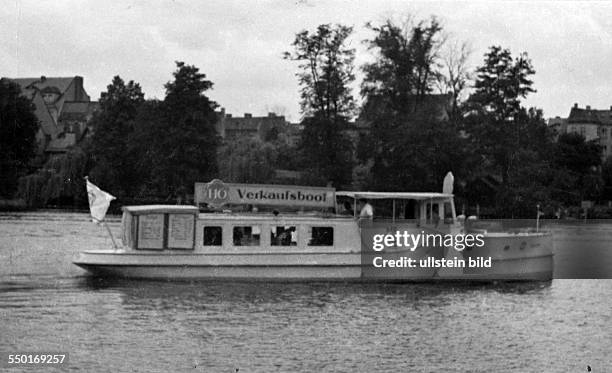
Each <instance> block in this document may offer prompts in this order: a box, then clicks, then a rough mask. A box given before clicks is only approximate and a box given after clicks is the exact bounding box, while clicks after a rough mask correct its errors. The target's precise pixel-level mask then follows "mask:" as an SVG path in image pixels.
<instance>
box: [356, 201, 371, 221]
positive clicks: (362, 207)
mask: <svg viewBox="0 0 612 373" xmlns="http://www.w3.org/2000/svg"><path fill="white" fill-rule="evenodd" d="M359 218H360V219H370V220H371V219H373V218H374V208H373V207H372V205H370V202H368V200H366V199H364V198H361V199H360V200H359Z"/></svg>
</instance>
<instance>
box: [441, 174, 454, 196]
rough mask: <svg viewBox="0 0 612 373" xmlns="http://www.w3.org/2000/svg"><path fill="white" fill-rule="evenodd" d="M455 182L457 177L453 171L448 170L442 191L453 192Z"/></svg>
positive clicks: (445, 192)
mask: <svg viewBox="0 0 612 373" xmlns="http://www.w3.org/2000/svg"><path fill="white" fill-rule="evenodd" d="M454 183H455V177H454V176H453V173H452V172H450V171H449V172H448V173H447V174H446V176H445V177H444V182H443V183H442V193H444V194H453V184H454Z"/></svg>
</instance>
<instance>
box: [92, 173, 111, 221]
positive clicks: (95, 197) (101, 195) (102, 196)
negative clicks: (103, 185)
mask: <svg viewBox="0 0 612 373" xmlns="http://www.w3.org/2000/svg"><path fill="white" fill-rule="evenodd" d="M86 182H87V196H88V197H89V211H91V217H92V218H93V220H94V221H95V222H97V223H99V222H101V221H102V220H104V216H106V211H107V210H108V206H110V203H111V201H112V200H114V199H116V198H115V197H114V196H112V195H110V194H108V193H106V192H105V191H103V190H102V189H100V188H98V187H97V186H95V185H93V184H92V183H90V182H89V180H86Z"/></svg>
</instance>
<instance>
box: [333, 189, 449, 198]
mask: <svg viewBox="0 0 612 373" xmlns="http://www.w3.org/2000/svg"><path fill="white" fill-rule="evenodd" d="M336 197H350V198H357V199H359V198H365V199H414V200H428V199H451V198H453V195H452V194H447V193H417V192H345V191H338V192H336Z"/></svg>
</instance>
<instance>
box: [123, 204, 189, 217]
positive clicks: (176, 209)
mask: <svg viewBox="0 0 612 373" xmlns="http://www.w3.org/2000/svg"><path fill="white" fill-rule="evenodd" d="M122 209H123V211H127V212H130V213H132V214H134V215H138V214H145V213H149V214H151V213H159V214H163V213H170V214H172V213H183V214H185V213H192V214H197V213H198V212H199V209H198V208H197V207H196V206H190V205H143V206H123V208H122Z"/></svg>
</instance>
